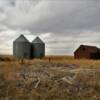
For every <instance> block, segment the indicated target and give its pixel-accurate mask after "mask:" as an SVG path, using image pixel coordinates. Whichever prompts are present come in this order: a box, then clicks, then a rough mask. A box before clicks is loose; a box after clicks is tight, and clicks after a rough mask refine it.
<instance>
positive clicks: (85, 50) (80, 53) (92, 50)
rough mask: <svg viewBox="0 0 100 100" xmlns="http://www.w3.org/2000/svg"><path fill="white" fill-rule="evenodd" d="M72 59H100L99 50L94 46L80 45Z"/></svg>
mask: <svg viewBox="0 0 100 100" xmlns="http://www.w3.org/2000/svg"><path fill="white" fill-rule="evenodd" d="M74 58H75V59H80V58H86V59H100V49H99V48H98V47H96V46H88V45H80V46H79V48H78V49H76V51H75V52H74Z"/></svg>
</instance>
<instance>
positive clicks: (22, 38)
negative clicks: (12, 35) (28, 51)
mask: <svg viewBox="0 0 100 100" xmlns="http://www.w3.org/2000/svg"><path fill="white" fill-rule="evenodd" d="M15 42H29V41H28V40H27V39H26V37H25V36H24V35H20V36H19V37H18V38H17V39H16V40H15Z"/></svg>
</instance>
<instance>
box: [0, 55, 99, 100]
mask: <svg viewBox="0 0 100 100" xmlns="http://www.w3.org/2000/svg"><path fill="white" fill-rule="evenodd" d="M2 58H3V59H6V58H7V59H8V58H9V59H10V60H9V61H8V60H4V61H0V73H2V74H3V76H4V78H2V75H1V74H0V91H2V93H1V92H0V98H1V97H2V96H3V97H7V93H6V91H8V96H10V100H13V98H14V97H18V98H19V97H21V100H100V60H88V59H74V58H73V57H72V56H46V57H45V58H43V59H32V60H24V64H23V65H22V64H20V62H19V61H18V60H15V59H14V58H13V57H12V56H2ZM49 58H50V59H51V62H49ZM70 66H77V67H76V68H70ZM24 69H25V70H26V72H27V71H29V74H31V71H32V73H35V76H33V79H35V81H31V79H30V78H28V79H27V77H26V78H25V79H23V77H22V76H20V77H21V80H20V78H17V79H16V80H13V79H12V78H14V77H15V76H16V73H20V72H21V71H24ZM14 75H15V76H14ZM38 75H39V76H38ZM72 76H75V78H74V79H73V84H69V83H68V82H66V81H63V80H62V78H65V79H66V78H69V77H72ZM38 78H40V80H41V81H40V83H39V86H38V87H37V88H34V85H35V84H36V83H37V79H38ZM2 82H3V85H1V83H2ZM34 82H35V83H34ZM19 83H20V84H19ZM18 84H19V85H18ZM8 87H9V89H8ZM19 87H21V88H22V87H23V88H22V89H20V88H19ZM14 100H18V99H17V98H14Z"/></svg>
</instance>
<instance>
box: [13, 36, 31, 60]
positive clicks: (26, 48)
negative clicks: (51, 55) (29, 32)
mask: <svg viewBox="0 0 100 100" xmlns="http://www.w3.org/2000/svg"><path fill="white" fill-rule="evenodd" d="M13 55H14V56H15V57H16V58H19V59H23V58H25V59H30V58H31V43H30V42H29V41H28V40H27V39H26V38H25V36H24V35H20V36H19V37H18V38H17V39H16V40H15V41H14V42H13Z"/></svg>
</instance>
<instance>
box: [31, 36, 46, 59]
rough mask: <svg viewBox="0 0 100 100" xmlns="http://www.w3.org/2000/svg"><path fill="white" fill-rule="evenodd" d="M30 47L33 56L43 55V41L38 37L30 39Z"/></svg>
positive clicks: (39, 56)
mask: <svg viewBox="0 0 100 100" xmlns="http://www.w3.org/2000/svg"><path fill="white" fill-rule="evenodd" d="M32 49H33V50H32V51H33V52H32V55H33V58H42V57H44V56H45V43H44V42H43V41H42V40H41V39H40V38H39V37H36V38H35V39H34V40H33V41H32Z"/></svg>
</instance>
